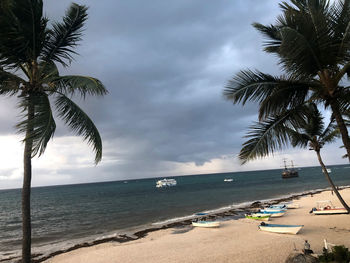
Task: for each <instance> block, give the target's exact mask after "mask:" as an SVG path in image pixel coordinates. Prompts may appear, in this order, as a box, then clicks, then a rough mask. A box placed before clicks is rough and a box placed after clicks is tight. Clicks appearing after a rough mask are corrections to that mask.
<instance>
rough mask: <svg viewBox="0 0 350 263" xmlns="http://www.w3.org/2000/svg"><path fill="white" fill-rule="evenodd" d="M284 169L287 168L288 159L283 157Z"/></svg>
mask: <svg viewBox="0 0 350 263" xmlns="http://www.w3.org/2000/svg"><path fill="white" fill-rule="evenodd" d="M283 163H284V170H287V159H286V158H283Z"/></svg>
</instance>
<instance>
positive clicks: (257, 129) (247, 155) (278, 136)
mask: <svg viewBox="0 0 350 263" xmlns="http://www.w3.org/2000/svg"><path fill="white" fill-rule="evenodd" d="M304 107H305V106H304V105H303V106H300V107H299V108H295V109H292V110H289V111H286V112H283V113H282V114H280V115H275V116H271V117H268V118H267V119H266V120H264V121H262V122H256V123H255V124H254V125H253V126H251V127H249V131H248V134H247V136H245V138H248V139H249V140H248V141H246V142H244V143H243V147H242V149H241V151H240V153H239V159H240V160H241V161H242V164H244V163H246V162H247V161H250V160H253V159H256V158H259V157H264V156H267V155H269V154H273V153H274V151H275V150H281V149H283V148H285V147H286V146H287V145H288V143H289V142H290V138H289V137H288V133H287V131H288V129H291V128H293V127H300V126H302V125H303V124H304V123H305V115H304Z"/></svg>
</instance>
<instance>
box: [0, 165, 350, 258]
mask: <svg viewBox="0 0 350 263" xmlns="http://www.w3.org/2000/svg"><path fill="white" fill-rule="evenodd" d="M330 168H331V169H332V173H331V176H332V178H333V179H334V181H335V183H336V184H337V185H338V186H347V185H350V169H349V168H350V166H349V165H343V166H330ZM173 178H176V180H177V186H176V187H171V188H166V189H163V188H156V187H155V183H156V181H157V180H158V179H155V178H153V179H140V180H129V181H116V182H104V183H92V184H79V185H64V186H50V187H37V188H33V190H32V224H33V248H34V251H35V252H45V253H48V251H50V252H52V251H53V250H59V249H60V248H61V246H69V245H74V244H77V243H79V242H82V241H84V240H90V241H91V240H94V239H96V238H98V237H102V236H107V235H113V234H122V233H127V232H130V231H132V230H133V229H134V230H135V229H137V228H142V227H147V226H150V225H152V224H153V225H157V224H159V223H166V222H172V221H174V220H176V219H179V218H187V217H189V216H191V215H193V214H194V213H197V212H203V211H213V210H220V209H222V208H234V207H241V206H244V205H246V204H248V203H249V204H250V203H251V202H253V201H257V200H267V199H277V198H280V197H283V196H289V195H293V194H299V193H302V192H306V191H310V190H316V189H323V188H327V187H328V184H327V182H326V180H325V178H324V176H323V174H322V172H321V168H320V167H308V168H301V169H299V177H298V178H292V179H282V178H281V170H268V171H252V172H237V173H225V174H208V175H191V176H179V177H173ZM225 178H232V179H233V182H224V179H225ZM20 195H21V190H20V189H14V190H2V191H0V259H1V258H4V257H8V256H10V255H14V254H18V253H19V249H20V246H21V241H20V237H21V210H20V208H21V200H20Z"/></svg>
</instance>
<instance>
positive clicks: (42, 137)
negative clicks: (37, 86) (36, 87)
mask: <svg viewBox="0 0 350 263" xmlns="http://www.w3.org/2000/svg"><path fill="white" fill-rule="evenodd" d="M30 106H32V108H34V116H33V118H32V119H28V118H27V117H28V116H27V112H28V109H29V107H30ZM19 107H20V108H22V113H23V120H22V121H21V122H20V123H18V124H17V125H16V128H17V131H18V132H19V133H26V132H27V131H29V130H32V132H31V133H30V134H29V136H27V137H26V138H25V139H24V140H29V139H30V140H32V141H33V148H32V157H34V156H36V155H37V154H39V156H40V155H42V154H43V153H44V152H45V149H46V146H47V143H48V142H49V140H50V139H51V138H52V137H53V135H54V133H55V130H56V123H55V120H54V118H53V115H52V110H51V105H50V101H49V98H48V96H47V95H46V94H45V93H37V94H32V95H30V96H26V97H22V98H21V102H20V104H19Z"/></svg>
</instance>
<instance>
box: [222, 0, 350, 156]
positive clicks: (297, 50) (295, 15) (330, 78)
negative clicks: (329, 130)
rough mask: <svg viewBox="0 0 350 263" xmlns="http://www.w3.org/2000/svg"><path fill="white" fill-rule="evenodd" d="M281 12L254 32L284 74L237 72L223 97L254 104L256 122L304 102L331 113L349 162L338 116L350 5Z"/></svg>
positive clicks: (325, 0)
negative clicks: (314, 104) (262, 37)
mask: <svg viewBox="0 0 350 263" xmlns="http://www.w3.org/2000/svg"><path fill="white" fill-rule="evenodd" d="M280 8H281V10H282V14H281V15H279V16H278V17H277V20H276V23H275V24H273V25H267V26H265V25H262V24H259V23H254V24H253V26H254V27H255V28H256V29H257V30H258V31H260V32H261V33H262V34H263V35H264V36H265V37H266V39H267V40H266V42H265V49H264V50H265V51H266V52H268V53H272V54H274V55H276V56H277V57H278V58H279V64H280V66H281V68H282V70H283V74H282V75H280V76H272V75H270V74H266V73H263V72H260V71H258V70H255V71H253V70H242V71H241V72H240V73H238V74H237V75H235V76H234V77H233V79H232V80H231V81H230V82H229V84H228V85H227V87H226V88H225V91H224V95H225V96H226V98H227V99H229V100H232V101H233V103H235V104H236V103H242V104H243V105H244V104H245V103H246V102H247V101H252V102H258V103H259V120H260V121H267V122H268V121H269V120H270V118H271V116H274V115H283V113H285V112H293V111H294V110H295V109H298V108H299V107H301V106H302V105H304V104H305V103H309V102H314V103H316V104H318V105H321V106H323V107H325V108H326V109H330V110H331V112H332V113H333V116H334V117H335V121H336V123H337V126H338V128H339V131H340V134H341V138H342V141H343V144H344V146H345V149H346V151H347V157H348V159H349V161H350V139H349V135H348V130H347V128H346V125H345V123H344V118H343V116H342V112H346V111H347V110H348V109H349V102H350V91H349V87H348V86H345V85H344V83H343V82H342V81H343V79H344V78H345V77H346V76H348V77H349V76H350V0H343V1H341V0H337V1H334V2H332V3H330V1H329V0H291V1H290V3H287V2H282V3H281V4H280ZM290 121H292V120H290ZM292 122H293V121H292ZM265 148H266V149H268V146H267V147H265Z"/></svg>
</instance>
